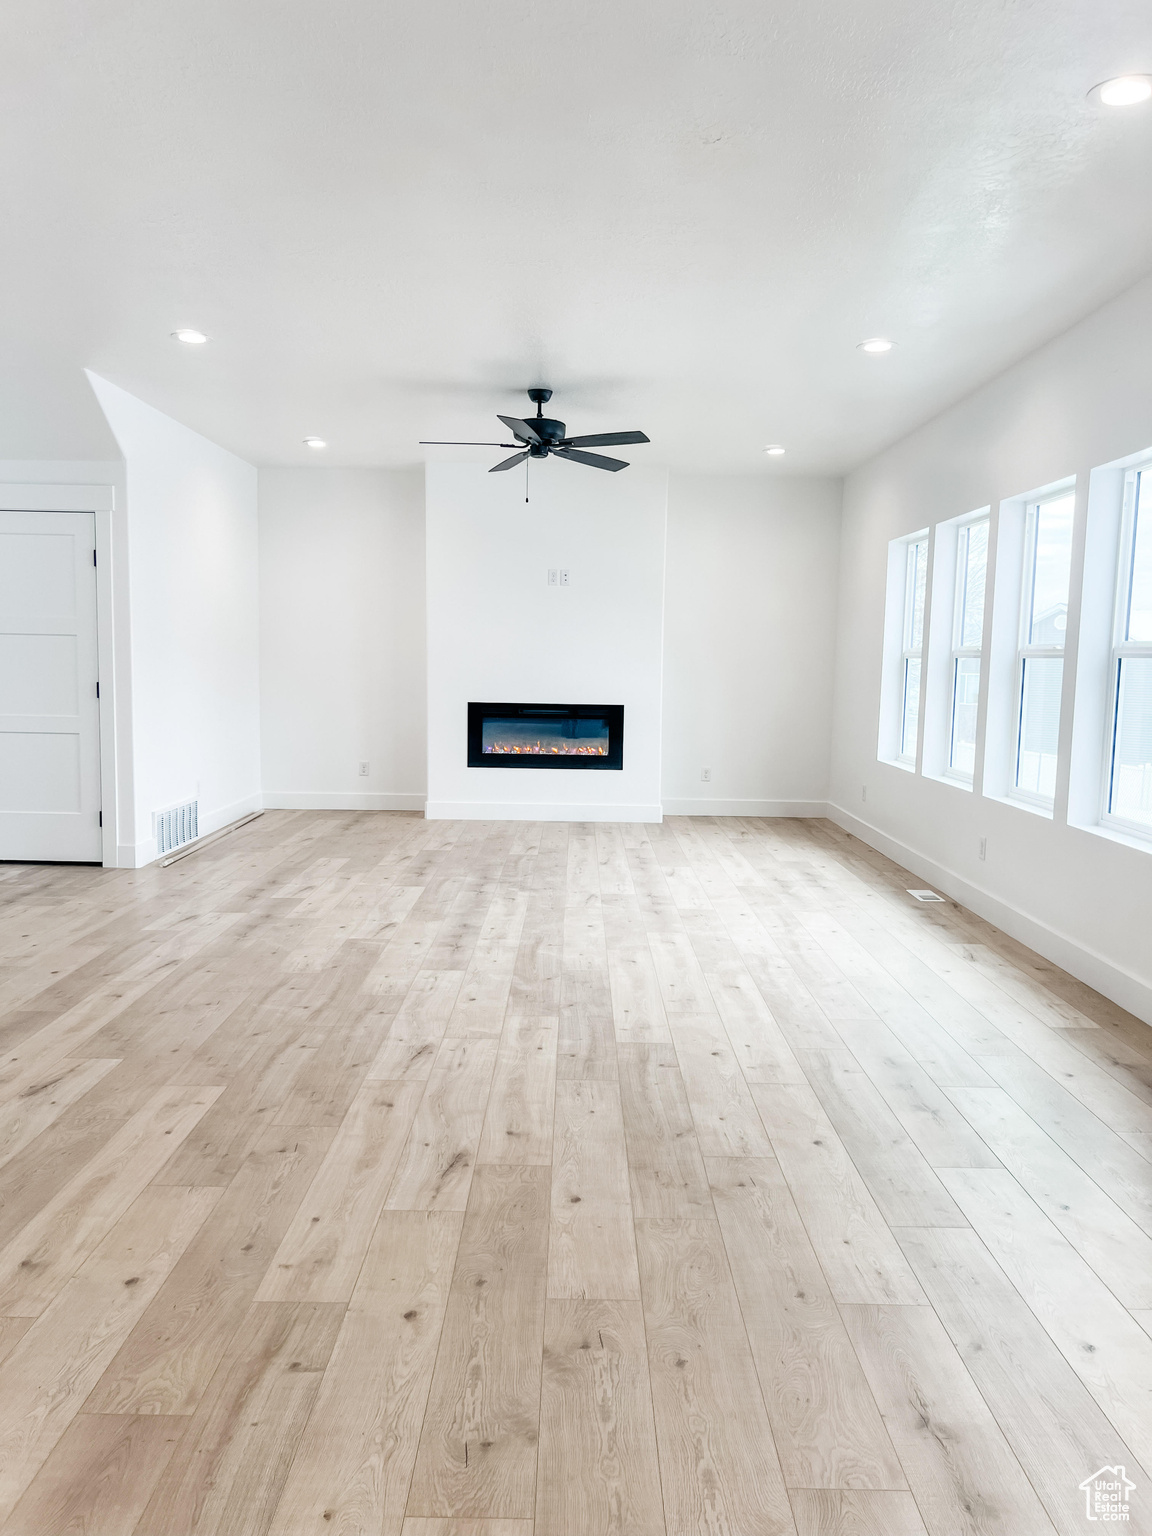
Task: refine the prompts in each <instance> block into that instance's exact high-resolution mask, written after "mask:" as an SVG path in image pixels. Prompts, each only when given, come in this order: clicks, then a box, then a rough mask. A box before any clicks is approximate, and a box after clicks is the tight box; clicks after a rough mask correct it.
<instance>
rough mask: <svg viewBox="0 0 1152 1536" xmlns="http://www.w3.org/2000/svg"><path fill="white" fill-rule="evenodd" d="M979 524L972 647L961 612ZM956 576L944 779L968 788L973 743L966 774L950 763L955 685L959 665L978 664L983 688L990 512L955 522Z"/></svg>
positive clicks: (971, 776) (973, 775)
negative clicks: (978, 602)
mask: <svg viewBox="0 0 1152 1536" xmlns="http://www.w3.org/2000/svg"><path fill="white" fill-rule="evenodd" d="M981 524H983V525H984V527H985V528H986V529H987V538H986V541H985V546H984V604H983V608H982V609H981V614H980V640H979V642H978V644H976V645H965V644H963V640H964V610H965V599H966V596H967V590H966V589H967V585H968V544H969V540H970V538H971V533H972V529H973V528H978V527H980V525H981ZM954 526H955V529H956V575H955V583H954V586H953V590H952V650H951V654H950V657H949V664H948V750H947V753H946V756H945V766H944V770H943V773H944V777H945V778H949V779H955V780H956V782H957V783H958V784H964V785H966V786H968V787H969V788H970V787H971V786H972V785H973V783H974V782H975V778H976V762H975V751H976V743H973V762H972V768H971V770H970V771H968V770H965V769H963V768H957V767H956V765H955V764H954V762H953V761H952V758H953V754H954V752H955V748H956V685H957V683H958V681H959V677H960V667H959V663H960V662H961V661H978V662H979V663H980V671H979V674H978V676H979V687H980V690H982V689H983V686H984V681H985V680H984V617H985V614H986V611H987V608H988V563H989V556H990V554H991V548H992V514H991V511H990V510H989V511H986V512H977V513H975V514H973V515H972V516H971V517H967V518H964V519H962V520H961V521H960V522H958V523H956V524H955V525H954ZM976 707H977V709H979V707H980V706H979V693H977V706H976Z"/></svg>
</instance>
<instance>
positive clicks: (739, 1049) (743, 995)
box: [705, 965, 805, 1083]
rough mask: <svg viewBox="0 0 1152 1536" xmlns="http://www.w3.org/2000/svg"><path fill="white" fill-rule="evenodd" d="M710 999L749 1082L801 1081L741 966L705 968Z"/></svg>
mask: <svg viewBox="0 0 1152 1536" xmlns="http://www.w3.org/2000/svg"><path fill="white" fill-rule="evenodd" d="M705 979H706V980H707V982H708V990H709V992H710V993H711V994H712V1001H713V1003H714V1004H715V1007H716V1011H717V1012H718V1013H719V1015H720V1019H721V1021H722V1023H723V1025H724V1029H725V1031H726V1033H727V1035H728V1039H729V1041H730V1042H731V1045H732V1049H733V1050H734V1051H735V1052H736V1059H737V1061H738V1062H739V1063H740V1070H741V1072H743V1074H744V1077H745V1080H746V1081H747V1082H749V1083H802V1082H804V1080H805V1078H804V1070H803V1068H802V1067H801V1065H800V1063H799V1061H798V1060H797V1059H796V1055H795V1053H794V1051H793V1050H792V1047H791V1046H790V1045H789V1044H788V1041H787V1040H786V1039H785V1036H784V1032H783V1030H782V1029H781V1028H780V1026H779V1025H778V1024H777V1022H776V1020H775V1019H774V1018H773V1016H772V1010H771V1009H770V1008H769V1007H768V1004H767V1003H766V1002H765V1001H764V999H763V997H762V996H761V995H760V989H759V988H758V987H757V986H756V983H755V982H754V981H753V980H752V977H751V976H750V975H749V973H748V971H747V969H746V968H745V967H744V966H743V965H725V966H722V967H721V968H719V969H717V970H714V971H707V972H706V973H705Z"/></svg>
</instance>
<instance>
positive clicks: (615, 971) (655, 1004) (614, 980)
mask: <svg viewBox="0 0 1152 1536" xmlns="http://www.w3.org/2000/svg"><path fill="white" fill-rule="evenodd" d="M608 977H609V982H610V985H611V989H612V1022H613V1026H614V1028H615V1032H616V1043H617V1044H618V1045H625V1044H627V1045H639V1044H645V1043H650V1042H656V1041H659V1042H660V1043H662V1044H664V1043H667V1044H670V1043H671V1039H672V1037H671V1035H670V1034H669V1033H668V1020H667V1018H666V1016H665V1013H664V1001H663V998H662V997H661V995H660V984H659V982H658V981H657V979H656V967H655V966H654V965H653V963H652V951H651V950H650V949H649V948H648V945H647V943H646V942H645V943H644V944H643V945H641V944H630V945H628V946H626V947H621V948H614V947H612V946H611V945H610V946H609V948H608Z"/></svg>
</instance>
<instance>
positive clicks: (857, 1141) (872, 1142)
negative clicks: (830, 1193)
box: [801, 1051, 965, 1227]
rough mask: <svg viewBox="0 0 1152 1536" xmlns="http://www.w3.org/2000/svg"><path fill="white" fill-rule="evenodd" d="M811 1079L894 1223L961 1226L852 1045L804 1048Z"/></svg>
mask: <svg viewBox="0 0 1152 1536" xmlns="http://www.w3.org/2000/svg"><path fill="white" fill-rule="evenodd" d="M801 1059H802V1061H803V1063H804V1071H805V1072H806V1073H807V1076H808V1081H809V1083H810V1084H811V1085H812V1088H813V1090H814V1091H815V1093H816V1097H817V1098H818V1099H819V1100H820V1104H821V1107H822V1108H823V1110H824V1113H825V1114H826V1115H827V1116H828V1119H829V1120H830V1121H831V1123H832V1125H833V1126H834V1127H835V1130H836V1134H837V1135H838V1136H839V1138H840V1140H841V1141H842V1142H843V1144H844V1147H845V1149H846V1150H847V1152H848V1155H849V1157H850V1158H851V1159H852V1162H853V1164H854V1165H855V1167H856V1168H857V1170H858V1171H859V1173H860V1174H861V1176H862V1178H863V1179H864V1182H865V1183H866V1184H867V1186H868V1188H869V1190H870V1191H871V1194H872V1198H873V1199H874V1200H875V1201H876V1204H877V1205H878V1206H879V1207H880V1210H881V1212H882V1213H883V1215H884V1218H885V1220H886V1221H888V1222H889V1223H890V1224H891V1225H893V1226H902V1227H904V1226H907V1227H962V1226H964V1225H965V1221H964V1217H963V1216H962V1215H961V1213H960V1211H959V1209H958V1207H957V1205H956V1202H955V1201H954V1200H953V1199H952V1197H951V1195H949V1193H948V1191H947V1190H946V1189H945V1188H944V1185H943V1184H942V1183H941V1182H940V1180H939V1178H938V1177H937V1176H936V1174H935V1173H934V1171H933V1170H932V1167H931V1166H930V1164H929V1163H928V1160H927V1159H926V1158H925V1156H924V1154H923V1153H922V1152H921V1151H920V1149H919V1147H917V1145H916V1143H915V1142H914V1141H913V1140H912V1138H911V1137H910V1136H909V1135H908V1133H907V1131H905V1129H904V1127H903V1126H902V1125H901V1124H900V1121H899V1120H898V1119H897V1118H896V1116H895V1115H894V1114H893V1113H892V1111H891V1109H889V1107H888V1105H887V1103H886V1102H885V1101H884V1098H883V1096H882V1095H881V1094H880V1092H879V1091H878V1090H877V1088H876V1087H875V1085H874V1084H873V1082H872V1080H871V1079H870V1078H869V1077H868V1075H867V1073H865V1072H864V1070H863V1068H862V1067H861V1066H860V1064H859V1062H857V1061H856V1059H855V1058H854V1057H853V1056H852V1054H851V1053H850V1052H849V1051H804V1052H802V1053H801Z"/></svg>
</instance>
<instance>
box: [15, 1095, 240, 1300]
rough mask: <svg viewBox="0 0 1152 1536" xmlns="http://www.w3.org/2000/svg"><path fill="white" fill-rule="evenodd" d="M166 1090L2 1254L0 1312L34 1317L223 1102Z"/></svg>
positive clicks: (131, 1121)
mask: <svg viewBox="0 0 1152 1536" xmlns="http://www.w3.org/2000/svg"><path fill="white" fill-rule="evenodd" d="M220 1093H221V1089H219V1088H161V1089H159V1090H158V1091H157V1092H156V1093H155V1094H153V1095H152V1097H151V1098H150V1099H149V1101H148V1103H147V1104H146V1105H145V1106H144V1108H143V1109H141V1110H139V1111H138V1112H137V1113H136V1114H135V1115H133V1116H132V1117H131V1119H129V1120H128V1121H127V1122H126V1123H125V1124H124V1126H123V1127H122V1128H121V1129H120V1130H119V1131H118V1132H117V1133H116V1134H115V1135H114V1136H113V1137H112V1138H111V1139H110V1140H109V1141H108V1142H107V1144H106V1145H105V1146H104V1148H103V1150H102V1151H101V1152H99V1153H98V1154H97V1155H96V1156H95V1157H94V1158H92V1160H91V1161H90V1162H88V1163H87V1164H85V1166H84V1167H83V1168H82V1169H81V1170H80V1171H79V1173H77V1175H76V1176H75V1178H73V1179H72V1180H70V1181H69V1183H67V1184H66V1185H65V1186H64V1188H63V1189H61V1190H60V1191H59V1193H58V1194H57V1195H56V1196H55V1197H54V1198H53V1199H52V1200H50V1201H49V1202H48V1203H47V1204H46V1205H45V1206H44V1207H43V1208H42V1209H41V1211H40V1212H39V1213H38V1214H37V1215H36V1216H35V1217H33V1219H32V1220H31V1221H30V1222H28V1223H27V1225H26V1226H24V1227H23V1228H22V1229H21V1230H20V1231H19V1232H18V1233H17V1234H16V1235H15V1236H14V1237H13V1238H12V1240H11V1241H10V1242H9V1243H8V1244H6V1246H5V1247H4V1249H3V1250H2V1251H0V1313H2V1314H3V1315H6V1316H9V1317H36V1316H38V1315H39V1314H40V1313H42V1312H43V1311H44V1309H45V1308H46V1307H47V1306H48V1305H49V1304H50V1303H51V1301H52V1300H53V1298H54V1297H55V1296H57V1295H58V1294H59V1292H60V1290H61V1288H62V1287H63V1286H64V1285H66V1284H67V1282H68V1280H69V1279H71V1277H72V1275H73V1274H75V1272H76V1270H77V1269H78V1268H79V1267H80V1265H81V1264H82V1263H83V1262H84V1260H85V1259H86V1258H87V1257H88V1256H89V1254H91V1253H92V1252H94V1251H95V1249H96V1248H97V1246H98V1245H99V1243H100V1242H101V1241H102V1239H103V1238H104V1237H105V1236H106V1235H107V1233H108V1232H109V1231H111V1229H112V1228H113V1227H114V1226H115V1224H116V1222H117V1221H119V1219H120V1217H121V1216H123V1214H124V1213H125V1211H127V1210H128V1208H129V1207H130V1206H131V1204H132V1202H133V1201H134V1200H135V1199H136V1197H137V1196H138V1195H139V1194H140V1192H141V1190H143V1189H144V1188H145V1186H146V1185H147V1184H148V1183H149V1181H150V1180H151V1179H153V1178H154V1177H155V1175H156V1174H157V1173H159V1171H160V1170H161V1168H163V1166H164V1164H165V1163H166V1162H167V1160H168V1159H169V1158H170V1157H171V1156H172V1154H173V1153H174V1152H175V1151H176V1149H177V1148H178V1147H179V1145H180V1143H181V1141H182V1140H183V1139H184V1137H185V1136H187V1135H188V1133H189V1131H190V1130H191V1129H192V1128H193V1126H194V1125H195V1124H196V1123H197V1121H198V1120H200V1119H201V1117H202V1116H203V1115H204V1114H205V1113H206V1111H207V1110H208V1109H209V1108H211V1106H212V1103H213V1102H214V1100H215V1099H216V1098H218V1097H219V1095H220Z"/></svg>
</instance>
